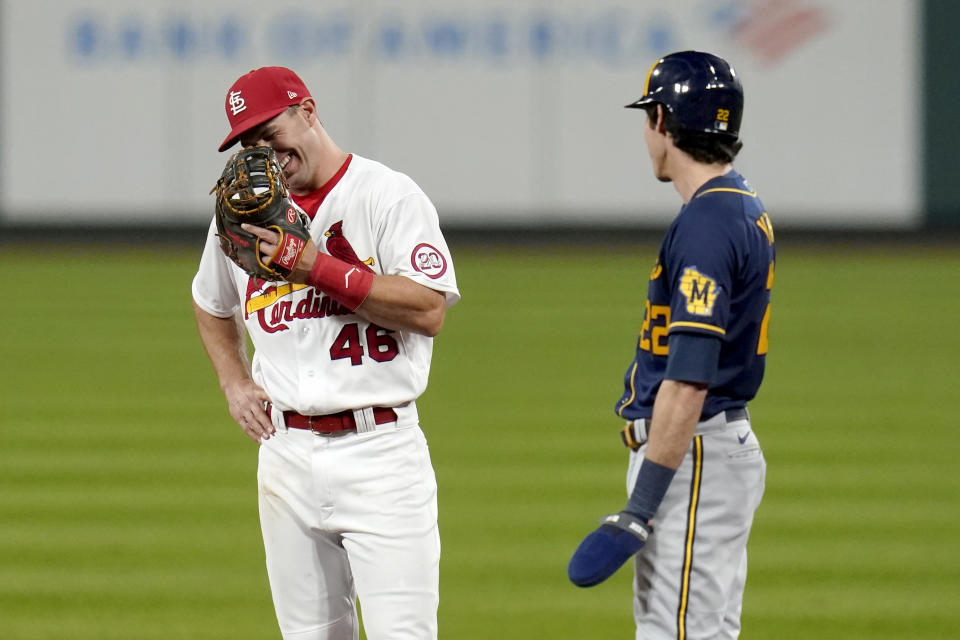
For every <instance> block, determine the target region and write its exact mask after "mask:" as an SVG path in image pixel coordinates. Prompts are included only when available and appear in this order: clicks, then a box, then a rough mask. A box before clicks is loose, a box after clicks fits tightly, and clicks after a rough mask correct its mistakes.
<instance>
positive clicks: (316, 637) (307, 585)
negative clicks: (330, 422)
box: [257, 424, 440, 640]
mask: <svg viewBox="0 0 960 640" xmlns="http://www.w3.org/2000/svg"><path fill="white" fill-rule="evenodd" d="M257 477H258V485H259V503H260V524H261V529H262V531H263V542H264V548H265V551H266V563H267V574H268V576H269V579H270V588H271V591H272V593H273V602H274V607H275V609H276V613H277V620H278V622H279V624H280V630H281V632H282V634H283V637H284V639H285V640H355V639H356V638H357V637H358V635H359V625H358V621H357V610H356V605H355V602H356V599H357V597H359V600H360V604H361V607H362V609H363V622H364V630H365V631H366V634H367V638H369V640H387V639H389V640H407V639H409V640H414V639H416V640H433V639H435V638H436V637H437V606H438V603H439V564H440V536H439V532H438V528H437V485H436V478H435V475H434V471H433V466H432V464H431V461H430V454H429V451H428V449H427V442H426V438H425V437H424V435H423V431H422V430H421V429H420V427H419V426H418V425H416V424H414V425H413V426H407V427H402V426H401V427H400V428H396V427H395V426H394V425H391V427H390V428H388V429H380V430H377V431H373V432H370V433H361V434H358V433H347V434H344V435H338V436H320V435H315V434H314V433H312V432H310V431H304V430H299V429H289V430H288V431H286V432H280V431H278V432H277V434H276V435H275V436H274V437H272V438H270V439H269V440H267V441H266V442H264V443H263V445H262V446H261V447H260V462H259V471H258V474H257Z"/></svg>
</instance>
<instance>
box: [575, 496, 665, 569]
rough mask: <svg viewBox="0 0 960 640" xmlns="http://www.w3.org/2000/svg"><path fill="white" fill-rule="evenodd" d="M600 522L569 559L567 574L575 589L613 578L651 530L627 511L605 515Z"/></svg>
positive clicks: (644, 541) (641, 545)
mask: <svg viewBox="0 0 960 640" xmlns="http://www.w3.org/2000/svg"><path fill="white" fill-rule="evenodd" d="M602 523H603V524H601V525H600V527H599V528H597V530H596V531H594V532H593V533H591V534H590V535H588V536H587V537H586V538H584V539H583V542H581V543H580V546H579V547H577V550H576V551H574V552H573V557H572V558H570V566H569V567H567V575H568V576H569V577H570V582H572V583H573V584H575V585H577V586H578V587H592V586H593V585H595V584H599V583H601V582H603V581H604V580H606V579H607V578H609V577H610V576H612V575H613V574H614V573H616V571H617V569H619V568H620V567H621V566H623V563H624V562H626V561H627V560H629V559H630V557H631V556H633V554H635V553H637V552H638V551H640V549H642V548H643V545H644V543H646V541H647V536H649V535H650V532H651V531H653V527H651V526H650V525H649V524H648V523H646V522H642V521H640V520H639V519H638V518H637V517H636V516H634V515H632V514H630V513H628V512H626V511H621V512H620V513H615V514H613V515H612V516H607V517H606V518H604V519H603V520H602Z"/></svg>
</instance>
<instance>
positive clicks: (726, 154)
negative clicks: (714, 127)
mask: <svg viewBox="0 0 960 640" xmlns="http://www.w3.org/2000/svg"><path fill="white" fill-rule="evenodd" d="M657 104H659V103H656V102H653V103H650V104H648V105H645V106H644V108H643V110H644V111H646V112H647V123H648V124H649V126H650V128H651V129H652V128H654V127H655V126H656V124H657ZM663 129H664V131H666V132H667V133H669V134H670V137H671V138H673V144H674V145H676V147H677V148H678V149H680V150H681V151H683V152H684V153H686V154H687V155H689V156H690V157H692V158H693V159H694V160H696V161H697V162H703V163H704V164H726V163H728V162H733V161H734V159H735V158H736V157H737V154H738V153H740V149H742V148H743V143H742V142H740V140H739V139H738V138H737V137H736V136H728V135H723V134H722V133H707V132H706V131H691V130H690V129H684V128H683V127H681V126H680V122H679V121H678V120H677V118H676V116H674V115H673V114H672V113H670V110H669V109H667V108H666V107H664V108H663Z"/></svg>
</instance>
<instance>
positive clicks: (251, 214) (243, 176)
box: [210, 146, 310, 280]
mask: <svg viewBox="0 0 960 640" xmlns="http://www.w3.org/2000/svg"><path fill="white" fill-rule="evenodd" d="M210 193H216V200H217V202H216V221H217V232H218V233H217V237H218V238H220V248H221V249H223V252H224V253H225V254H226V255H227V257H228V258H230V259H231V260H233V261H234V262H235V263H236V264H237V265H238V266H239V267H240V268H241V269H243V270H244V271H246V272H247V273H248V274H250V275H251V276H253V277H255V278H260V279H263V280H283V279H285V278H286V277H287V276H289V275H290V273H291V272H292V271H293V270H294V268H295V267H296V266H297V263H299V262H300V257H301V256H302V255H303V250H304V249H305V248H306V246H307V244H308V243H309V242H310V232H309V230H308V229H307V225H308V224H309V220H308V219H307V216H306V214H304V213H303V211H302V210H301V209H300V208H299V207H297V206H296V205H295V204H293V203H292V202H291V201H290V199H289V198H288V197H287V185H286V183H285V182H284V179H283V172H282V171H281V170H280V165H279V163H278V162H277V156H276V154H275V153H274V152H273V149H271V148H270V147H260V146H257V147H247V148H244V149H241V150H240V151H238V152H236V153H235V154H233V155H232V156H230V159H229V160H227V166H226V167H225V168H224V170H223V175H222V176H220V179H219V180H217V184H216V185H214V187H213V189H211V190H210ZM244 222H246V223H248V224H252V225H255V226H257V227H263V228H265V229H271V230H272V231H275V232H276V233H278V234H280V241H279V242H278V243H277V246H278V247H279V248H278V249H277V251H276V253H274V255H273V256H271V257H270V259H269V260H267V261H266V262H264V261H263V258H262V255H261V252H260V238H258V237H257V236H255V235H253V234H251V233H247V232H246V231H244V230H243V229H242V228H240V225H241V224H243V223H244Z"/></svg>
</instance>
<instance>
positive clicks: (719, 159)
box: [568, 51, 775, 640]
mask: <svg viewBox="0 0 960 640" xmlns="http://www.w3.org/2000/svg"><path fill="white" fill-rule="evenodd" d="M627 106H628V107H630V108H637V109H643V110H644V111H645V112H646V114H647V119H646V124H645V125H644V138H645V141H646V145H647V150H648V151H649V154H650V159H651V161H652V164H653V172H654V175H655V176H656V177H657V179H658V180H660V181H662V182H672V183H673V186H674V188H675V189H676V190H677V193H678V194H679V195H680V198H681V199H682V200H683V207H682V208H681V209H680V212H679V214H678V215H677V217H676V218H675V219H674V221H673V224H672V225H671V226H670V229H669V231H668V232H667V235H666V238H665V239H664V241H663V245H662V247H661V248H660V253H659V255H658V257H657V262H656V264H655V265H654V266H653V268H652V270H651V272H650V275H649V283H648V292H647V299H646V302H645V303H644V312H643V322H642V325H641V328H640V336H639V339H638V341H637V348H636V354H635V356H634V358H633V362H631V363H630V366H629V367H628V368H627V372H626V376H625V378H624V391H623V394H622V396H621V397H620V399H619V400H618V401H617V403H616V412H617V415H619V416H621V417H622V418H624V419H626V421H627V422H626V426H625V427H624V429H623V431H622V433H621V435H622V438H623V441H624V443H625V444H626V445H627V447H628V448H629V449H630V454H629V456H630V462H629V467H628V471H627V492H628V495H629V500H628V502H627V505H626V507H625V508H624V509H623V510H622V511H620V512H619V513H616V514H613V515H611V516H608V517H606V518H605V519H603V520H601V525H600V527H599V528H598V529H596V530H595V531H594V532H593V533H591V534H590V535H588V536H587V537H586V538H585V539H584V541H583V542H582V543H581V544H580V546H579V547H578V548H577V550H576V552H575V553H574V555H573V558H572V559H571V560H570V564H569V568H568V572H569V576H570V579H571V580H572V581H573V582H574V583H575V584H577V585H579V586H584V587H587V586H591V585H594V584H597V583H599V582H601V581H603V580H605V579H606V578H608V577H609V576H610V575H612V574H613V573H614V572H615V571H616V570H617V569H618V568H619V567H620V566H622V565H623V564H624V563H625V562H626V561H627V560H629V559H630V558H631V557H635V582H634V594H635V598H634V618H635V620H636V627H637V631H636V637H637V638H638V639H640V638H644V639H648V640H666V639H667V638H671V639H679V640H699V639H703V640H706V639H710V640H715V639H717V638H723V639H728V638H736V637H737V636H738V635H739V632H740V609H741V604H742V601H743V590H744V584H745V581H746V575H747V554H746V548H747V537H748V535H749V533H750V527H751V524H752V522H753V514H754V511H755V510H756V508H757V506H758V505H759V503H760V499H761V496H762V494H763V485H764V476H765V473H766V463H765V461H764V458H763V452H762V451H761V449H760V443H759V441H758V440H757V436H756V434H755V433H754V430H753V426H752V424H751V422H750V416H749V414H748V413H747V403H748V402H749V401H750V400H751V399H752V398H753V397H754V396H755V395H756V393H757V390H758V388H759V386H760V382H761V380H762V378H763V372H764V362H765V356H766V353H767V330H768V324H769V321H770V289H771V288H772V286H773V278H774V261H775V251H774V242H773V228H772V226H771V223H770V218H769V216H768V215H767V213H766V211H765V209H764V206H763V204H762V203H761V202H760V199H759V198H758V197H757V193H756V191H754V189H753V187H751V186H750V185H749V184H748V183H747V181H746V180H745V179H744V178H743V177H742V176H741V175H740V174H738V173H737V172H736V171H735V170H734V169H733V164H732V163H733V160H734V158H735V157H736V155H737V152H738V151H739V150H740V148H741V146H742V145H741V143H740V141H739V132H740V122H741V118H742V115H743V89H742V86H741V84H740V79H739V78H738V76H737V74H736V72H735V71H734V69H733V68H732V67H731V66H730V65H729V64H728V63H727V62H726V61H724V60H723V59H721V58H718V57H717V56H714V55H711V54H708V53H702V52H696V51H684V52H680V53H674V54H671V55H668V56H666V57H664V58H662V59H661V60H658V61H657V62H656V63H655V64H654V65H653V67H652V68H651V69H650V72H649V73H648V75H647V78H646V82H645V84H644V88H643V95H642V97H641V98H640V99H639V100H637V101H636V102H634V103H632V104H629V105H627Z"/></svg>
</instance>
